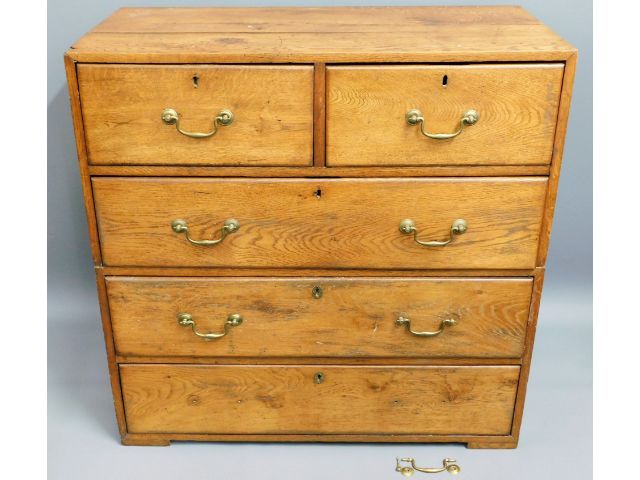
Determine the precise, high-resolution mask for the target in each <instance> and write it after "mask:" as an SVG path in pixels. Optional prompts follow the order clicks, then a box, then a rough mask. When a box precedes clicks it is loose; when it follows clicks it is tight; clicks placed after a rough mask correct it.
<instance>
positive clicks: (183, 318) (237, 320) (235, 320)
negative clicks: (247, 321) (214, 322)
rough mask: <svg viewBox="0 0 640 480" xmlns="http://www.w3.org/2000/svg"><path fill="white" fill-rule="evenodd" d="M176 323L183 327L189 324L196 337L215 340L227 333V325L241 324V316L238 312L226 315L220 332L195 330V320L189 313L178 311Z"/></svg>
mask: <svg viewBox="0 0 640 480" xmlns="http://www.w3.org/2000/svg"><path fill="white" fill-rule="evenodd" d="M178 323H179V324H180V325H182V326H183V327H189V326H191V329H192V330H193V333H195V334H196V335H197V336H198V337H200V338H204V339H205V340H215V339H216V338H221V337H224V336H225V335H226V334H227V333H229V327H237V326H238V325H241V324H242V316H241V315H240V314H238V313H232V314H231V315H229V316H228V317H227V321H226V322H224V331H223V332H222V333H200V332H198V331H197V330H196V321H195V320H194V319H193V316H192V315H191V314H190V313H179V314H178Z"/></svg>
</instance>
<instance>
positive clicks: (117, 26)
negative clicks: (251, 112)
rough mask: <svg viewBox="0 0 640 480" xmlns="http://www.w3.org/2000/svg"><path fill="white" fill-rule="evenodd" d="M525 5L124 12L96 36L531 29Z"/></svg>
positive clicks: (532, 21)
mask: <svg viewBox="0 0 640 480" xmlns="http://www.w3.org/2000/svg"><path fill="white" fill-rule="evenodd" d="M537 23H539V22H538V20H537V19H535V18H534V17H533V16H531V14H529V13H528V12H527V11H526V10H524V9H523V8H522V7H517V6H507V5H504V6H492V7H480V6H478V7H454V6H450V7H435V6H434V7H332V8H327V7H267V8H260V7H257V8H256V7H254V8H206V7H205V8H173V7H164V8H163V7H157V8H121V9H119V10H118V11H116V12H115V13H114V14H113V15H111V16H110V17H109V18H107V19H106V20H104V21H103V22H102V23H100V24H99V25H98V26H97V27H95V28H94V29H93V30H92V32H96V33H130V32H149V33H157V32H172V33H186V32H191V33H198V32H211V33H216V32H248V33H264V32H336V33H338V32H388V31H398V32H416V33H419V32H423V31H424V30H425V26H427V25H441V24H445V25H452V26H455V25H459V24H489V25H531V24H537Z"/></svg>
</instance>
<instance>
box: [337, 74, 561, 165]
mask: <svg viewBox="0 0 640 480" xmlns="http://www.w3.org/2000/svg"><path fill="white" fill-rule="evenodd" d="M562 74H563V65H562V64H522V65H516V64H512V65H423V66H344V67H342V66H332V67H329V68H327V130H326V135H327V139H326V148H327V165H329V166H364V165H377V166H385V165H395V166H404V165H406V166H410V165H411V166H416V165H417V166H419V165H546V164H549V163H550V161H551V153H552V149H553V140H554V134H555V126H556V117H557V111H558V102H559V100H560V88H561V86H562ZM416 110H417V111H418V112H415V111H416ZM412 111H413V112H412ZM409 112H412V114H409ZM420 118H422V119H423V121H422V122H420V120H419V119H420ZM463 118H464V120H463ZM410 122H411V123H410ZM423 132H424V133H423ZM456 133H457V135H456ZM425 134H429V135H431V137H427V136H425ZM434 134H435V137H436V138H434Z"/></svg>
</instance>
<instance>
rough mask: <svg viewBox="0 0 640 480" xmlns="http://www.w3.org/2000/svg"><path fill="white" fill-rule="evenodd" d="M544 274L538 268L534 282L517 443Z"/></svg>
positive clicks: (515, 428) (517, 414)
mask: <svg viewBox="0 0 640 480" xmlns="http://www.w3.org/2000/svg"><path fill="white" fill-rule="evenodd" d="M544 276H545V269H544V268H537V269H536V274H535V277H534V282H533V292H532V298H531V308H530V312H529V320H528V322H527V333H526V341H525V351H524V356H523V359H522V360H523V364H522V368H521V370H520V379H519V381H518V391H517V395H516V404H515V409H514V415H513V428H512V434H513V436H514V438H515V440H516V444H517V442H518V439H519V437H520V427H521V426H522V418H523V415H524V401H525V396H526V393H527V383H528V382H529V372H530V370H531V358H532V355H533V345H534V342H535V336H536V328H537V326H538V314H539V312H540V300H541V298H542V286H543V285H544Z"/></svg>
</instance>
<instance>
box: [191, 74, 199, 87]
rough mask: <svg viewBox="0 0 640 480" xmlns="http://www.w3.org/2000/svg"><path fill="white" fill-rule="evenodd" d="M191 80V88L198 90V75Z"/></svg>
mask: <svg viewBox="0 0 640 480" xmlns="http://www.w3.org/2000/svg"><path fill="white" fill-rule="evenodd" d="M192 80H193V88H198V83H199V82H200V77H199V76H198V75H194V76H193V78H192Z"/></svg>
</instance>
